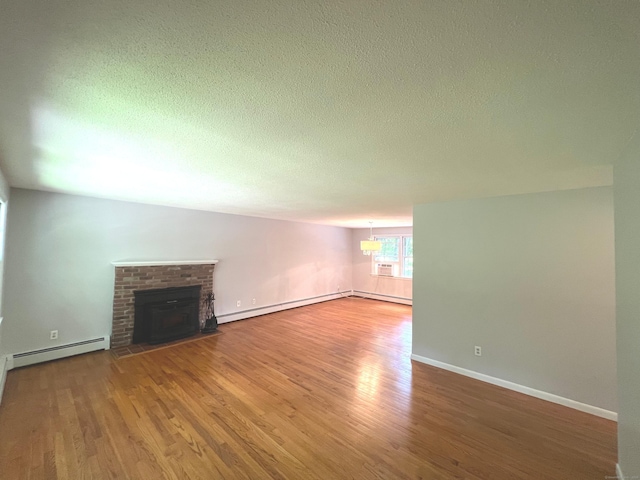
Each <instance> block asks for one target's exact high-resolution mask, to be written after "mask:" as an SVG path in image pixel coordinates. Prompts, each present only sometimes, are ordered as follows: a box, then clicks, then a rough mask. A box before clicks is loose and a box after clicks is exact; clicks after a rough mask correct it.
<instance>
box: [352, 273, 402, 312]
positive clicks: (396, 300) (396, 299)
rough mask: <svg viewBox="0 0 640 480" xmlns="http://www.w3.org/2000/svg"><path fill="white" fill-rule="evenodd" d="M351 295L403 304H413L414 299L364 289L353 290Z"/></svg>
mask: <svg viewBox="0 0 640 480" xmlns="http://www.w3.org/2000/svg"><path fill="white" fill-rule="evenodd" d="M389 278H391V277H389ZM351 295H352V296H354V297H362V298H370V299H372V300H382V301H383V302H393V303H401V304H402V305H413V300H412V299H411V298H407V297H397V296H395V295H386V294H384V293H374V292H365V291H363V290H352V291H351Z"/></svg>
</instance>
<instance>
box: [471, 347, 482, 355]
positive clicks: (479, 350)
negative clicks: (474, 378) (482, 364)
mask: <svg viewBox="0 0 640 480" xmlns="http://www.w3.org/2000/svg"><path fill="white" fill-rule="evenodd" d="M473 353H475V354H476V357H481V356H482V347H479V346H477V345H476V346H475V348H474V351H473Z"/></svg>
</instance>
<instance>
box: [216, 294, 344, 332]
mask: <svg viewBox="0 0 640 480" xmlns="http://www.w3.org/2000/svg"><path fill="white" fill-rule="evenodd" d="M350 292H351V291H350V290H345V291H344V292H337V293H328V294H326V295H317V296H315V297H309V298H301V299H299V300H291V301H288V302H282V303H275V304H272V305H265V306H262V307H257V308H252V309H249V310H243V311H241V312H234V313H224V314H221V315H217V319H218V323H219V324H221V323H228V322H235V321H236V320H244V319H245V318H251V317H258V316H260V315H266V314H267V313H275V312H281V311H282V310H289V309H291V308H298V307H304V306H305V305H312V304H314V303H321V302H327V301H329V300H337V299H338V298H344V295H343V294H347V295H348V294H349V293H350Z"/></svg>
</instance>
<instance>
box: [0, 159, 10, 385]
mask: <svg viewBox="0 0 640 480" xmlns="http://www.w3.org/2000/svg"><path fill="white" fill-rule="evenodd" d="M0 200H1V201H2V202H3V203H4V204H5V208H2V209H0V366H1V365H2V363H1V362H2V352H3V348H2V342H3V340H2V339H3V334H2V329H3V324H4V321H3V310H4V309H3V299H4V294H3V292H4V253H5V236H6V228H1V227H2V226H3V225H4V226H6V219H7V211H8V210H7V207H8V205H9V203H8V202H9V184H8V183H7V181H6V180H5V178H4V174H3V173H2V171H1V170H0ZM1 374H2V368H0V375H1ZM0 398H2V388H0Z"/></svg>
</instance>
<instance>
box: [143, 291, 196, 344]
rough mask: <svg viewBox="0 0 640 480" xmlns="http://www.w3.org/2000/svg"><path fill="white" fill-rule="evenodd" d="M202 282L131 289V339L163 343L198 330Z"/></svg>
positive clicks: (188, 335)
mask: <svg viewBox="0 0 640 480" xmlns="http://www.w3.org/2000/svg"><path fill="white" fill-rule="evenodd" d="M201 289H202V285H195V286H188V287H170V288H161V289H154V290H138V291H134V292H133V293H134V297H135V317H134V324H133V343H150V344H156V343H164V342H169V341H171V340H177V339H179V338H185V337H190V336H191V335H195V334H196V333H198V331H199V330H200V290H201Z"/></svg>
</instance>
